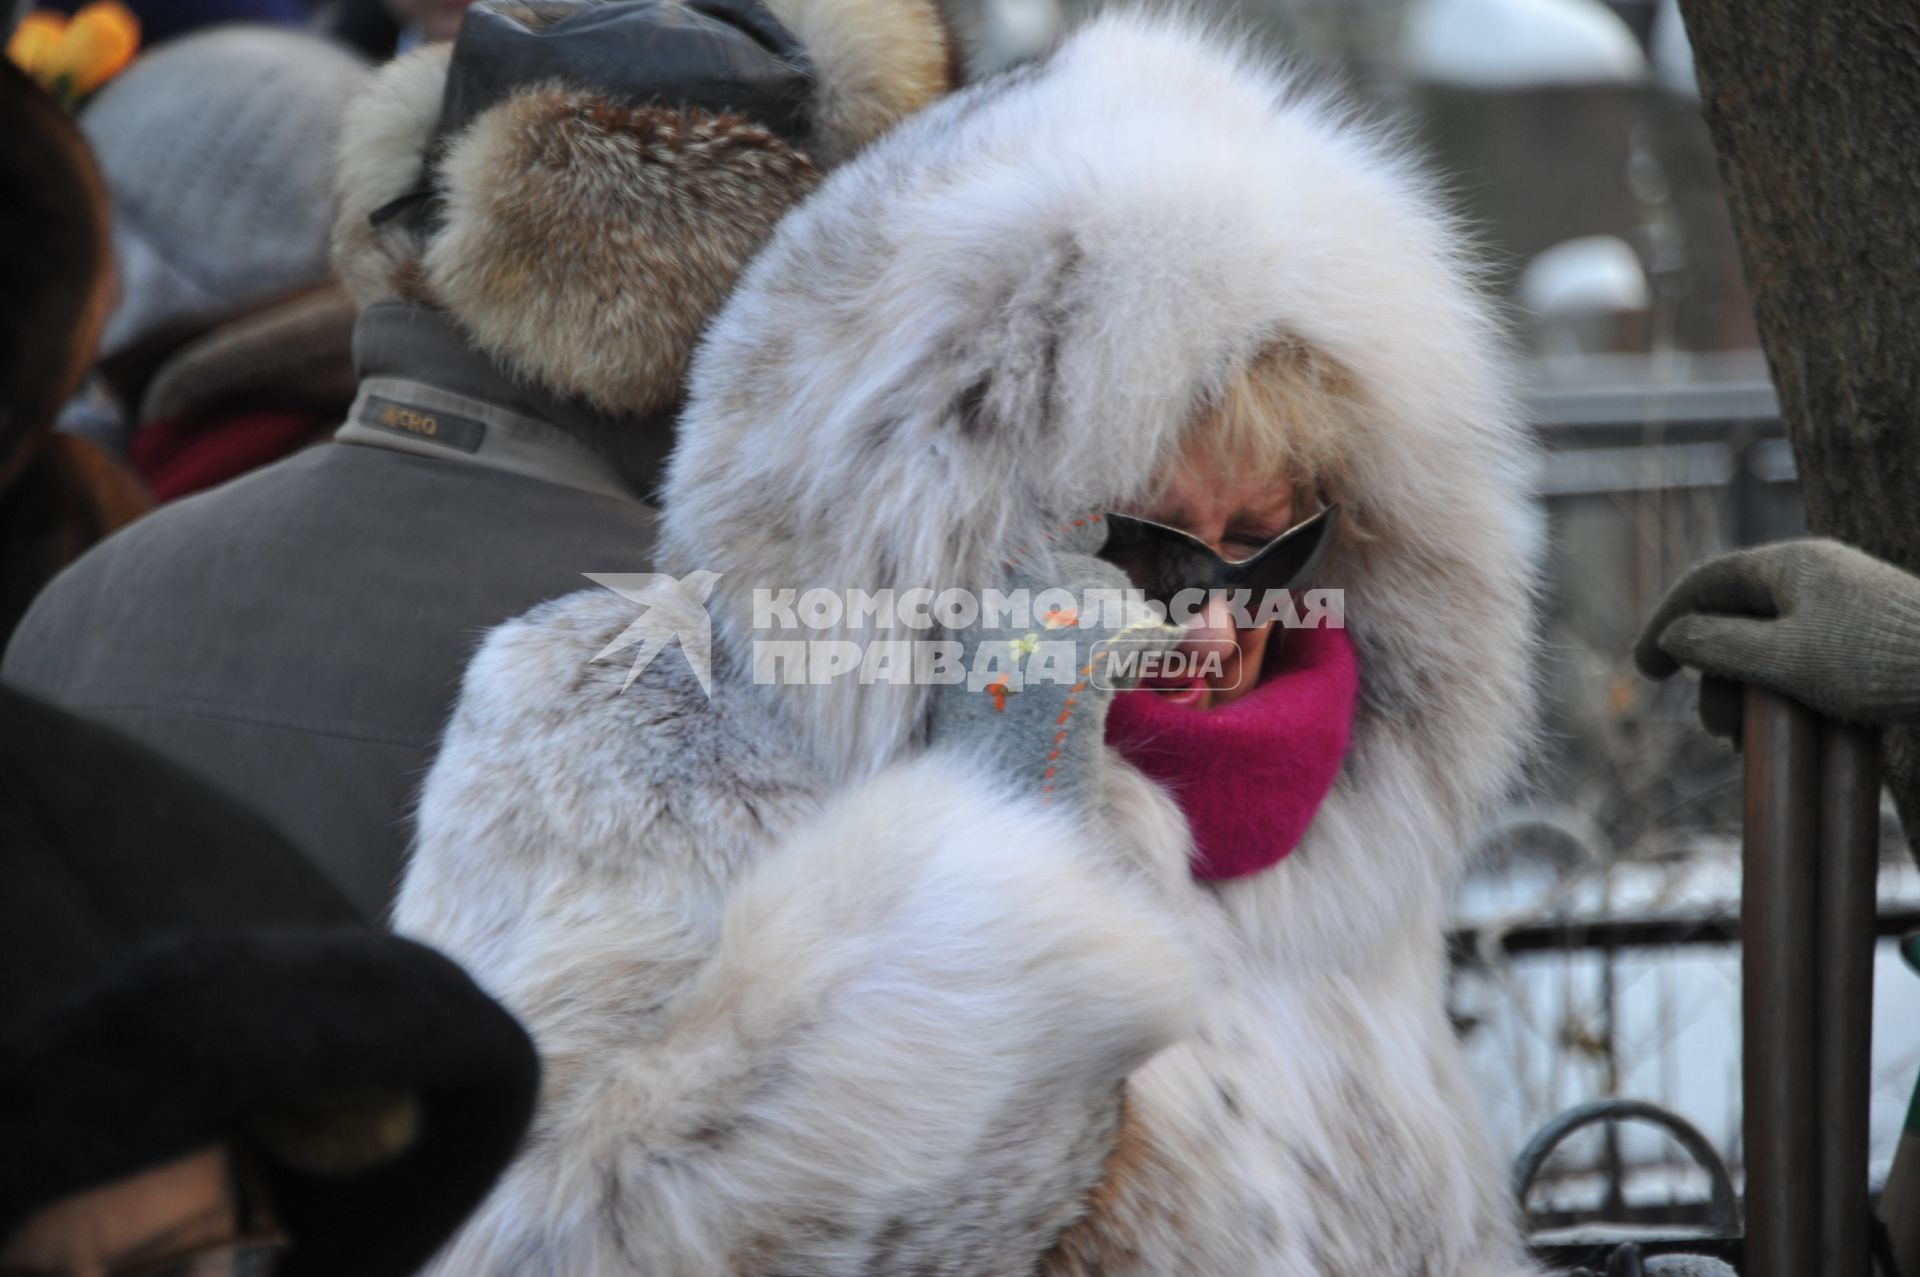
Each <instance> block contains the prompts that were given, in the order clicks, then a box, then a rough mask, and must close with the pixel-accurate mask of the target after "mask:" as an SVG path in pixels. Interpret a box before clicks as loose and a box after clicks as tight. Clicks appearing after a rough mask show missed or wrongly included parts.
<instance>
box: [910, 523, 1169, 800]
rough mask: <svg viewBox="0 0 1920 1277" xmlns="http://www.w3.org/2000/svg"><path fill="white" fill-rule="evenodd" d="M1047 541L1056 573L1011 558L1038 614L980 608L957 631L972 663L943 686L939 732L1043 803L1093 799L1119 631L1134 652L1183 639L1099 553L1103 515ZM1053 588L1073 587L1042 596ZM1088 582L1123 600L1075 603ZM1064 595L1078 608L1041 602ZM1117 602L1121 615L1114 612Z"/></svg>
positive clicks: (1012, 578)
mask: <svg viewBox="0 0 1920 1277" xmlns="http://www.w3.org/2000/svg"><path fill="white" fill-rule="evenodd" d="M1047 540H1048V541H1049V542H1050V543H1051V545H1050V547H1049V549H1050V550H1051V555H1052V561H1053V568H1054V570H1053V571H1052V572H1051V573H1049V574H1048V579H1046V580H1040V579H1037V578H1035V577H1034V576H1033V575H1031V573H1030V571H1029V565H1030V564H1031V563H1032V561H1033V559H1034V558H1035V557H1036V556H1034V555H1031V554H1027V553H1022V554H1021V555H1019V556H1018V557H1017V558H1016V559H1015V560H1014V561H1013V562H1011V563H1009V564H1008V578H1007V583H1006V585H1005V587H1004V588H1005V589H1006V590H1007V591H1008V593H1009V594H1013V593H1015V592H1017V591H1020V590H1026V591H1027V592H1028V597H1029V598H1030V599H1031V600H1034V601H1035V605H1034V606H1033V608H1032V609H1031V612H1032V615H1031V618H1030V619H1032V620H1033V621H1034V622H1035V623H1034V624H1031V625H1022V624H1016V625H1013V626H1000V625H995V626H989V625H988V624H987V620H988V619H989V618H988V617H987V616H986V615H985V613H984V609H983V612H982V615H981V617H980V619H979V620H978V621H977V622H976V623H975V625H974V626H973V627H972V628H970V629H967V630H964V631H962V632H960V633H958V634H956V635H955V637H956V638H958V639H959V640H960V642H961V644H962V646H963V648H964V650H965V654H966V656H965V665H966V667H967V669H968V670H970V671H972V672H971V673H970V675H969V677H968V678H967V679H966V680H965V681H964V682H959V683H948V684H944V685H943V686H941V687H940V688H939V690H938V691H937V692H936V694H935V697H934V704H933V721H932V726H931V731H930V737H931V740H932V742H933V743H934V744H936V745H941V746H955V747H957V748H959V749H961V750H962V751H967V752H974V753H978V754H984V755H985V756H987V757H990V758H992V759H993V760H994V762H995V765H996V766H998V767H1000V768H1001V769H1002V770H1003V771H1004V772H1006V773H1007V774H1009V775H1011V776H1013V777H1014V778H1015V780H1016V782H1017V783H1018V784H1019V785H1020V786H1021V787H1022V788H1025V789H1029V790H1031V791H1033V792H1037V793H1039V794H1040V795H1041V796H1042V798H1043V801H1046V802H1050V803H1061V804H1084V803H1085V802H1086V801H1087V800H1088V797H1089V796H1090V795H1091V794H1092V793H1094V792H1095V791H1096V790H1097V789H1098V786H1099V768H1100V766H1101V760H1102V759H1103V757H1104V746H1105V742H1106V727H1107V708H1108V706H1109V705H1110V704H1111V703H1112V699H1113V692H1114V687H1115V683H1114V678H1113V677H1112V675H1111V671H1110V669H1109V668H1108V666H1107V665H1106V663H1105V662H1106V661H1107V658H1108V657H1109V656H1110V655H1111V653H1112V649H1111V648H1110V646H1109V644H1110V643H1111V642H1112V641H1113V640H1116V639H1119V640H1124V641H1123V643H1122V644H1121V646H1122V647H1124V648H1127V649H1132V650H1135V651H1145V650H1149V649H1152V650H1160V649H1165V648H1169V647H1172V646H1174V645H1175V644H1177V643H1178V642H1179V641H1180V637H1181V631H1180V630H1179V629H1178V628H1177V627H1175V626H1171V625H1166V624H1161V623H1156V622H1155V621H1154V620H1153V619H1152V617H1151V616H1150V615H1149V614H1148V611H1147V608H1146V606H1145V604H1144V603H1141V602H1137V601H1123V600H1124V594H1125V591H1127V590H1128V589H1129V588H1130V586H1129V582H1128V581H1127V578H1126V575H1125V574H1124V573H1122V572H1121V571H1120V569H1119V568H1116V567H1114V566H1113V565H1112V564H1110V563H1106V562H1103V561H1101V560H1100V559H1097V558H1095V557H1094V555H1095V554H1097V553H1098V552H1099V550H1100V547H1101V546H1103V545H1105V544H1106V540H1107V529H1106V524H1105V523H1104V522H1103V521H1102V520H1101V518H1100V516H1099V515H1097V514H1089V515H1083V516H1080V517H1079V518H1075V519H1069V520H1067V521H1065V522H1063V523H1062V524H1061V525H1060V526H1059V527H1058V528H1056V529H1055V530H1054V531H1053V532H1051V533H1049V534H1048V536H1047ZM1055 589H1058V590H1063V591H1065V592H1066V594H1065V595H1056V596H1055V598H1054V599H1053V600H1046V599H1043V598H1042V594H1043V592H1045V591H1052V590H1055ZM1089 591H1111V592H1113V595H1114V596H1115V598H1116V602H1115V604H1113V605H1110V606H1097V605H1096V606H1090V607H1085V608H1082V607H1080V606H1077V604H1080V603H1086V602H1087V601H1088V592H1089ZM1067 596H1071V598H1072V599H1073V600H1075V601H1076V606H1074V607H1072V608H1070V609H1067V610H1062V611H1058V612H1053V613H1051V614H1049V613H1048V612H1047V609H1046V608H1045V607H1044V606H1042V604H1044V603H1046V602H1049V601H1057V602H1064V601H1066V598H1067ZM1098 598H1099V596H1097V595H1096V596H1095V600H1094V601H1095V603H1096V604H1097V602H1098ZM1115 611H1117V612H1118V613H1119V615H1117V616H1115V615H1111V613H1113V612H1115ZM992 619H994V620H1000V619H1002V618H998V617H995V618H992ZM1016 619H1028V618H1016ZM1109 622H1112V623H1111V624H1110V623H1109ZM1123 682H1124V680H1123Z"/></svg>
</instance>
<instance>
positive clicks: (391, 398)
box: [334, 302, 674, 500]
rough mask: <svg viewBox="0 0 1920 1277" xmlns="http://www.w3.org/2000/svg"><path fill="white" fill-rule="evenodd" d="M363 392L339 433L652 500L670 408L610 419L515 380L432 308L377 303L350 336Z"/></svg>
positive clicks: (346, 438) (669, 431) (348, 439)
mask: <svg viewBox="0 0 1920 1277" xmlns="http://www.w3.org/2000/svg"><path fill="white" fill-rule="evenodd" d="M353 362H354V366H355V368H356V369H357V370H358V372H359V374H360V393H359V396H358V397H357V398H356V399H355V400H354V402H353V408H352V409H351V411H350V412H349V413H348V415H347V421H346V424H345V425H343V426H341V428H340V429H339V431H338V432H337V433H336V434H335V435H334V438H335V439H336V440H337V441H338V442H341V443H354V444H365V445H369V446H373V447H381V448H391V449H394V450H396V451H399V452H407V453H412V454H414V455H416V456H424V457H433V458H437V459H439V460H443V461H458V462H466V463H469V464H474V465H482V466H488V467H490V468H493V469H497V470H507V471H511V472H513V473H516V474H522V475H526V476H527V477H529V478H534V479H540V480H544V481H545V482H548V483H557V484H562V485H564V486H566V487H571V488H579V489H581V490H583V491H587V492H596V493H600V494H601V495H604V496H615V497H622V498H626V499H628V500H631V499H633V498H635V497H639V498H641V499H649V498H650V496H651V493H652V491H653V489H654V487H655V486H656V484H657V483H658V482H659V479H660V477H661V473H662V471H663V469H664V467H665V464H666V458H667V453H668V452H669V451H670V450H671V448H672V446H673V417H674V410H671V409H670V410H668V411H667V412H663V413H659V414H656V415H654V416H651V417H627V418H619V417H613V416H610V415H608V414H606V413H602V412H599V411H597V410H595V409H593V408H591V407H589V406H588V405H586V404H584V403H581V402H580V401H578V400H573V399H563V398H561V397H560V396H558V395H555V394H552V393H551V392H549V391H546V390H543V389H541V388H540V387H537V386H530V385H527V384H525V383H521V382H516V381H514V380H513V379H512V378H510V377H508V376H507V375H506V374H505V373H503V372H502V371H501V370H500V369H499V368H498V367H497V366H495V364H494V363H493V361H492V360H491V359H489V358H488V357H487V356H486V355H485V354H484V353H482V352H481V351H480V350H478V349H476V348H475V347H474V345H473V342H472V339H471V338H470V337H468V335H467V334H466V332H465V330H463V329H462V328H461V327H460V326H459V324H458V323H456V322H455V321H454V319H453V318H452V317H451V316H450V315H448V314H447V313H446V312H444V311H440V310H436V309H434V308H432V307H430V306H415V305H407V304H404V303H398V302H383V303H381V304H379V305H375V306H369V307H368V308H367V309H366V310H365V311H363V312H361V315H360V318H359V321H358V322H357V323H356V324H355V325H354V330H353Z"/></svg>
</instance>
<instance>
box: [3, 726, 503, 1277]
mask: <svg viewBox="0 0 1920 1277" xmlns="http://www.w3.org/2000/svg"><path fill="white" fill-rule="evenodd" d="M537 1082H538V1064H537V1061H536V1058H535V1055H534V1051H533V1046H532V1043H531V1042H530V1041H529V1040H528V1038H527V1036H526V1034H525V1032H524V1031H522V1030H521V1028H520V1026H519V1025H518V1024H517V1023H516V1022H515V1021H514V1020H513V1018H512V1017H511V1016H510V1015H508V1014H507V1013H506V1012H505V1011H504V1010H502V1009H501V1008H500V1007H499V1006H498V1005H497V1004H495V1003H494V1002H493V1001H492V1000H491V999H489V998H488V997H487V996H486V994H484V993H482V992H481V991H480V989H479V988H478V986H476V985H475V984H474V983H473V982H472V981H471V980H470V979H469V978H468V977H467V976H466V974H465V973H464V972H462V971H461V970H460V969H459V968H458V967H457V966H455V965H454V964H453V963H452V962H450V961H448V960H447V959H446V958H444V957H442V956H440V955H439V954H438V953H436V952H434V951H433V950H431V949H428V948H426V947H425V946H422V945H418V944H415V943H413V942H412V941H409V940H403V939H400V938H398V937H395V936H390V935H386V934H383V933H381V932H379V931H377V930H376V929H374V928H373V927H371V926H370V925H368V924H367V922H366V921H365V920H363V919H361V918H360V917H359V916H357V915H356V914H355V913H354V912H353V910H352V908H351V907H350V906H349V905H348V904H347V903H346V902H345V901H344V900H343V899H342V898H341V897H340V896H339V895H338V894H337V893H336V892H335V891H334V889H333V888H332V887H331V886H329V885H328V884H327V883H326V882H325V881H324V880H323V879H322V878H321V877H320V875H319V874H318V873H317V872H316V871H315V870H314V869H313V868H311V867H310V866H309V865H308V863H307V862H306V860H305V859H304V858H303V857H302V856H301V855H300V854H299V853H298V852H297V851H295V850H294V849H293V848H292V847H291V846H290V845H289V844H288V843H286V842H285V841H284V840H283V839H281V837H280V836H279V835H278V834H277V833H275V832H274V830H273V829H271V828H270V827H269V826H268V825H267V824H266V823H265V822H264V821H262V820H261V819H260V818H259V817H257V816H255V815H253V814H252V813H251V812H249V811H247V810H246V809H244V808H242V807H240V806H239V805H238V804H236V803H234V802H232V801H230V800H229V799H227V798H225V797H224V796H223V795H221V794H218V793H216V792H214V791H213V790H212V789H211V788H209V787H208V786H206V785H205V784H204V783H203V782H200V781H198V780H197V779H195V778H193V777H191V776H189V775H188V774H186V773H185V772H183V771H181V770H179V769H178V768H176V767H175V766H173V765H172V764H171V763H169V762H167V761H165V760H163V759H161V758H159V757H158V756H156V755H154V754H152V753H150V752H148V751H146V750H145V749H143V748H141V747H139V746H137V745H135V744H134V743H132V742H130V741H128V740H126V739H125V738H123V737H120V736H118V735H116V734H115V733H113V732H110V731H107V730H106V729H104V728H100V727H97V726H94V725H92V724H88V723H83V722H81V721H80V720H79V719H76V718H74V717H72V716H71V715H69V714H66V713H64V712H62V711H59V710H56V709H53V708H52V707H50V706H47V705H44V704H41V703H40V702H38V701H35V700H32V699H30V698H28V697H26V696H23V695H21V694H20V693H18V692H15V691H13V690H11V689H7V688H0V1238H3V1237H5V1236H6V1234H8V1233H9V1232H11V1231H12V1230H13V1229H15V1228H16V1227H18V1226H19V1225H20V1224H21V1223H22V1222H23V1221H24V1219H25V1218H26V1217H27V1216H28V1215H30V1214H31V1213H32V1212H33V1211H35V1210H36V1209H38V1208H40V1207H41V1206H44V1205H47V1204H49V1203H51V1202H54V1201H57V1200H59V1199H61V1198H63V1197H66V1196H68V1195H70V1194H73V1193H75V1192H79V1191H82V1190H85V1189H88V1188H92V1187H96V1186H99V1185H103V1184H107V1183H111V1182H112V1181H114V1180H117V1179H120V1178H123V1177H125V1176H127V1175H130V1174H133V1173H136V1172H138V1171H141V1170H144V1169H148V1168H150V1167H153V1166H156V1165H159V1164H162V1163H165V1162H167V1161H171V1160H173V1159H174V1158H176V1157H179V1156H182V1155H184V1154H187V1153H190V1152H192V1151H194V1150H196V1149H198V1148H202V1147H205V1146H207V1145H210V1144H219V1143H223V1142H224V1143H227V1144H229V1145H230V1146H233V1147H236V1148H238V1149H240V1150H242V1151H243V1152H244V1154H245V1155H246V1156H247V1157H248V1158H249V1160H250V1161H252V1162H253V1163H254V1164H256V1165H257V1166H258V1168H259V1170H260V1177H261V1179H262V1180H263V1182H264V1185H265V1187H266V1191H267V1194H268V1196H269V1198H270V1203H271V1207H272V1210H273V1213H274V1215H275V1217H276V1218H277V1219H278V1220H279V1221H280V1223H281V1224H282V1225H283V1226H284V1227H285V1228H286V1230H287V1232H288V1234H289V1235H290V1236H291V1237H292V1239H293V1247H292V1249H291V1250H290V1251H289V1253H288V1256H287V1261H286V1264H285V1266H284V1269H283V1271H284V1272H286V1273H288V1274H293V1275H295V1277H298V1275H299V1274H308V1275H309V1277H321V1275H322V1274H324V1275H326V1277H336V1275H341V1274H353V1277H379V1275H380V1274H392V1275H393V1277H402V1275H403V1274H406V1273H410V1272H412V1271H413V1270H414V1269H416V1268H417V1267H418V1266H419V1265H420V1264H421V1263H422V1262H423V1261H425V1260H426V1259H427V1258H428V1257H429V1256H430V1255H431V1254H432V1253H433V1251H434V1250H435V1249H436V1248H437V1247H438V1246H439V1244H440V1242H441V1241H442V1240H443V1239H444V1238H445V1237H446V1236H447V1235H448V1234H449V1233H450V1232H451V1231H452V1230H453V1228H454V1226H455V1225H457V1224H458V1223H459V1222H460V1220H461V1219H462V1218H464V1217H465V1215H466V1214H467V1212H468V1211H469V1210H470V1209H471V1208H472V1207H473V1206H474V1205H475V1204H477V1203H478V1202H479V1200H480V1199H481V1197H482V1196H484V1195H485V1193H486V1192H487V1190H488V1189H489V1188H490V1187H491V1186H492V1184H493V1181H494V1179H495V1177H496V1176H497V1175H498V1174H499V1172H500V1170H501V1169H502V1168H503V1167H504V1166H505V1165H506V1163H507V1161H508V1160H509V1159H510V1158H511V1157H512V1155H513V1153H514V1151H515V1149H516V1147H517V1146H518V1143H519V1140H520V1136H521V1134H522V1132H523V1130H524V1128H525V1126H526V1123H527V1120H528V1117H529V1115H530V1113H531V1111H532V1106H533V1101H534V1094H535V1090H536V1087H537Z"/></svg>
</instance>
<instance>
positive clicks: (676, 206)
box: [423, 89, 819, 414]
mask: <svg viewBox="0 0 1920 1277" xmlns="http://www.w3.org/2000/svg"><path fill="white" fill-rule="evenodd" d="M818 177H819V173H818V170H817V169H816V168H815V167H814V164H813V161H812V160H811V159H809V158H808V157H807V156H806V155H804V154H802V153H801V152H799V151H796V150H794V149H793V148H792V147H790V146H789V145H787V144H786V143H784V142H782V141H781V140H780V139H778V138H776V137H775V136H774V135H773V134H772V133H771V132H769V131H768V130H767V129H765V128H762V127H761V126H759V125H757V124H752V123H749V122H748V121H746V120H744V119H742V118H740V117H738V116H711V115H708V114H706V113H705V112H700V111H680V110H668V109H662V108H657V107H645V108H638V109H633V110H629V109H626V108H621V107H612V106H607V105H606V104H604V103H603V102H601V101H599V100H597V99H595V98H593V97H591V96H588V95H585V94H580V93H572V92H567V91H564V90H557V89H550V90H546V91H536V92H526V93H519V94H515V95H514V96H513V97H511V98H509V99H508V100H507V101H505V102H503V103H501V104H500V105H499V106H496V107H494V108H492V109H490V110H488V111H487V112H486V113H484V114H483V115H481V116H480V118H479V119H478V120H476V121H475V122H474V124H473V126H472V127H471V128H469V129H468V130H466V131H465V132H464V133H462V134H461V135H460V138H459V140H458V141H457V142H456V143H455V144H454V145H453V147H452V149H451V150H450V151H449V152H448V154H447V156H446V159H445V161H444V162H443V164H442V167H441V184H442V191H443V195H444V199H445V204H444V225H443V226H442V228H441V230H440V232H439V234H438V235H436V236H435V237H434V239H433V240H432V242H431V244H430V245H429V246H428V249H427V253H426V258H425V261H424V263H423V264H424V266H425V282H426V285H427V287H428V289H429V290H430V292H431V295H432V296H433V297H434V298H435V299H436V300H437V301H438V302H439V303H440V304H441V305H443V306H445V307H446V308H447V309H448V310H450V311H452V312H453V313H454V314H455V315H456V316H458V317H459V319H460V321H461V323H462V325H464V326H465V327H466V328H467V330H468V331H469V332H470V333H472V335H473V336H474V338H475V339H476V340H477V341H478V342H479V343H480V345H481V346H482V347H484V348H485V349H486V350H488V351H490V352H492V353H493V354H494V355H495V356H496V357H498V358H500V359H501V360H502V362H503V363H504V364H505V365H506V366H507V368H508V370H509V371H510V372H513V373H515V374H516V375H519V376H523V377H526V378H528V379H530V380H532V381H534V382H535V383H537V384H539V385H542V386H545V387H547V388H549V389H552V390H556V391H559V392H560V393H562V394H566V395H570V396H580V397H583V398H585V399H586V400H587V401H588V402H590V403H591V404H593V405H594V406H595V407H596V408H599V409H601V410H602V411H605V412H609V413H615V414H622V413H626V414H643V413H648V412H653V411H656V410H658V409H660V408H664V407H666V406H668V405H669V404H671V403H672V402H673V401H674V400H675V399H676V398H678V396H679V392H680V382H681V380H682V378H683V377H684V376H685V374H686V369H687V362H688V360H689V359H690V358H691V356H692V353H693V346H694V343H695V341H697V340H698V339H699V336H700V333H701V331H702V330H703V329H704V328H705V327H706V324H707V321H708V319H709V318H711V317H712V315H713V314H714V312H715V311H717V310H718V309H719V308H720V304H721V302H723V301H724V300H725V299H726V296H727V294H728V293H729V292H730V291H731V290H732V288H733V283H734V280H735V278H736V277H737V276H738V275H739V273H740V271H741V269H742V268H743V267H744V266H745V265H746V263H747V261H748V260H749V259H750V258H751V257H752V256H753V254H754V253H755V252H757V251H758V250H759V248H760V246H761V245H762V244H763V243H765V242H766V239H767V236H768V235H769V234H771V233H772V231H773V227H774V224H775V223H776V222H778V221H779V220H780V217H781V215H782V214H783V213H784V212H786V210H787V209H788V208H789V207H790V206H792V205H793V204H794V203H795V202H796V201H798V200H799V199H800V198H801V196H803V195H805V194H806V192H807V191H809V190H810V189H812V187H813V185H814V184H815V182H816V181H817V180H818Z"/></svg>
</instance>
